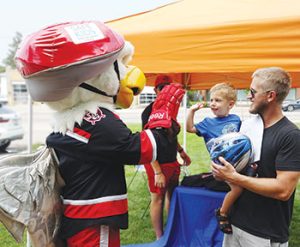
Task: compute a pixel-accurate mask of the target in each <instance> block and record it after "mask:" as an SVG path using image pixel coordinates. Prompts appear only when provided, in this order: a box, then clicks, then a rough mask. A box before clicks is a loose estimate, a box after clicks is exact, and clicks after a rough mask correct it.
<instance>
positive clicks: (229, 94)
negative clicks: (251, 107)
mask: <svg viewBox="0 0 300 247" xmlns="http://www.w3.org/2000/svg"><path fill="white" fill-rule="evenodd" d="M209 92H210V94H212V93H218V94H220V95H221V96H222V97H223V98H224V99H226V100H233V101H234V102H236V100H237V96H236V90H235V88H234V87H233V86H232V85H231V84H229V83H226V82H221V83H217V84H216V85H214V86H213V87H212V88H211V89H210V90H209Z"/></svg>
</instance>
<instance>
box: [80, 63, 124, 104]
mask: <svg viewBox="0 0 300 247" xmlns="http://www.w3.org/2000/svg"><path fill="white" fill-rule="evenodd" d="M114 70H115V72H116V74H117V77H118V79H119V81H120V71H119V66H118V61H117V60H116V61H115V62H114ZM79 87H81V88H84V89H86V90H89V91H92V92H94V93H97V94H101V95H104V96H107V97H111V98H113V99H114V102H116V98H117V94H118V93H117V94H116V95H109V94H107V93H106V92H104V91H102V90H100V89H98V88H96V87H94V86H92V85H90V84H87V83H85V82H83V83H81V84H80V85H79ZM119 90H120V87H119V89H118V92H119Z"/></svg>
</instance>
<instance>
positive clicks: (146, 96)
mask: <svg viewBox="0 0 300 247" xmlns="http://www.w3.org/2000/svg"><path fill="white" fill-rule="evenodd" d="M139 99H140V104H149V103H151V102H153V101H154V100H155V99H156V94H155V93H141V94H140V98H139Z"/></svg>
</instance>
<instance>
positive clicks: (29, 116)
mask: <svg viewBox="0 0 300 247" xmlns="http://www.w3.org/2000/svg"><path fill="white" fill-rule="evenodd" d="M27 152H28V153H29V154H30V153H31V152H32V100H31V97H30V94H28V142H27ZM30 246H31V243H30V237H29V233H28V231H27V243H26V247H30Z"/></svg>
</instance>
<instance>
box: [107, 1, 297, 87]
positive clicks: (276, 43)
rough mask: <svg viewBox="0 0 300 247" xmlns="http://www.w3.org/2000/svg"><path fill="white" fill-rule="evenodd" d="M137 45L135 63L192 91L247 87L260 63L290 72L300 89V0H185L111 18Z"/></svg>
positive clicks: (128, 38) (112, 22)
mask: <svg viewBox="0 0 300 247" xmlns="http://www.w3.org/2000/svg"><path fill="white" fill-rule="evenodd" d="M107 24H108V25H109V26H110V27H112V28H113V29H115V30H116V31H118V32H120V33H121V34H123V35H124V36H125V38H126V40H129V41H131V42H132V43H133V44H134V46H135V49H136V51H135V57H134V60H133V62H132V63H133V64H135V65H137V66H139V67H140V68H141V69H142V70H143V71H144V72H145V73H147V75H148V85H153V78H154V75H155V74H157V73H168V74H171V75H172V76H174V77H175V80H176V81H178V82H182V83H183V84H185V86H186V88H188V89H208V88H210V87H211V86H212V85H213V84H215V83H216V82H220V81H229V82H231V83H233V84H234V85H235V87H236V88H248V87H249V82H250V80H251V74H252V73H253V71H254V70H256V69H257V68H260V67H269V66H279V67H282V68H284V69H286V70H288V71H289V72H290V73H291V75H292V78H293V87H300V70H299V69H300V1H299V0H226V1H224V0H209V1H204V0H183V1H177V2H175V3H171V4H168V5H166V6H163V7H160V8H157V9H155V10H152V11H149V12H145V13H140V14H136V15H133V16H129V17H125V18H122V19H118V20H114V21H110V22H107Z"/></svg>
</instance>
